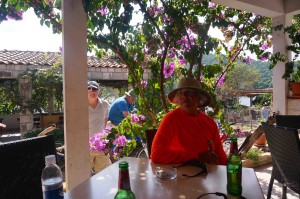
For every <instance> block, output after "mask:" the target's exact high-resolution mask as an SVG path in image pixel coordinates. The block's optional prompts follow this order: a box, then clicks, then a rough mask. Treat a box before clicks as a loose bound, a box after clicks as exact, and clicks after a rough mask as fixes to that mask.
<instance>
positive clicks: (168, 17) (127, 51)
mask: <svg viewBox="0 0 300 199" xmlns="http://www.w3.org/2000/svg"><path fill="white" fill-rule="evenodd" d="M1 2H2V4H3V5H2V7H14V8H15V9H16V10H20V11H26V10H27V9H28V8H29V7H33V8H34V9H35V12H36V14H37V15H38V17H39V18H40V19H41V24H46V25H47V26H49V27H52V29H53V31H54V32H61V30H62V28H61V22H62V20H61V16H60V12H57V10H56V9H55V8H54V5H53V4H54V3H53V1H51V0H49V1H34V0H28V1H21V0H8V1H7V2H6V1H4V0H1ZM83 5H84V9H85V11H86V15H87V32H88V49H89V50H90V51H91V50H93V51H94V52H96V54H97V55H98V56H99V57H101V56H102V55H103V53H105V51H106V50H108V49H110V50H111V51H112V52H113V53H115V55H117V56H118V57H119V58H120V60H121V61H122V62H123V63H124V64H126V65H127V67H128V69H129V76H130V77H129V81H130V82H131V83H132V86H133V87H134V88H135V90H136V92H137V93H138V94H139V95H140V98H139V100H138V102H137V103H138V106H139V107H140V108H142V109H143V110H142V111H143V113H144V114H146V115H147V117H148V116H149V117H150V118H151V119H152V121H153V122H152V123H153V124H154V125H155V126H158V124H159V121H157V119H158V118H156V115H157V113H159V112H161V111H162V110H163V111H164V112H168V111H169V109H171V108H173V107H172V106H171V104H169V103H168V101H167V100H166V99H165V93H167V91H168V90H169V89H171V88H172V86H173V82H174V80H176V79H177V78H178V77H179V76H181V75H183V76H188V75H192V76H194V77H195V78H196V79H197V80H199V81H200V79H201V81H202V84H203V87H204V88H205V89H207V90H208V91H209V92H210V93H211V94H212V96H213V97H214V98H215V94H214V92H215V89H216V87H217V85H219V84H220V80H221V79H222V78H224V77H225V76H224V74H226V73H228V71H229V70H230V69H231V68H232V67H234V65H235V64H234V63H235V62H236V61H237V60H242V61H244V62H249V60H250V58H249V57H248V56H247V54H249V53H254V54H256V55H257V58H258V59H262V60H266V59H269V60H270V61H271V65H275V64H276V62H277V60H281V59H282V57H281V55H280V54H278V53H277V54H274V55H272V54H271V53H270V52H268V51H266V49H267V48H269V47H270V46H271V37H270V33H271V30H272V23H271V19H270V18H266V17H262V16H259V15H257V14H253V13H247V12H241V11H239V10H235V9H232V8H228V7H225V6H221V5H217V4H214V3H211V2H209V1H207V0H194V1H191V0H182V1H159V0H154V1H153V0H151V1H150V0H143V1H142V0H135V1H131V0H128V1H124V0H115V1H110V0H105V1H102V0H101V1H100V0H95V1H85V0H83ZM16 19H17V18H16ZM133 19H139V20H138V21H135V20H133ZM213 28H217V29H219V30H220V31H221V34H222V36H223V38H221V39H219V38H215V37H212V36H211V35H209V34H208V33H209V31H211V30H213ZM277 28H278V27H277ZM212 52H215V53H216V56H217V59H218V61H217V62H216V63H213V64H210V65H206V64H204V63H203V56H204V55H207V54H209V53H212ZM248 52H249V53H248ZM224 57H226V59H224ZM174 65H175V69H174ZM147 68H148V69H150V70H151V72H152V76H151V78H150V79H149V83H148V85H151V88H149V89H144V87H143V84H142V82H143V72H144V70H145V69H147ZM212 106H213V107H214V109H215V114H216V113H217V112H218V110H219V109H220V103H218V101H217V100H216V99H213V105H212ZM156 111H157V112H156Z"/></svg>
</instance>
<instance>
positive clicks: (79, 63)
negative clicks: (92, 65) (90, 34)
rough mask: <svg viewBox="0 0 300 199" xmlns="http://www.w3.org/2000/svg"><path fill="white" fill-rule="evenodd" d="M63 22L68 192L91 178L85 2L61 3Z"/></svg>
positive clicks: (73, 0)
mask: <svg viewBox="0 0 300 199" xmlns="http://www.w3.org/2000/svg"><path fill="white" fill-rule="evenodd" d="M62 20H63V54H62V55H63V88H64V114H65V115H64V132H65V147H66V156H65V160H66V189H67V191H68V190H70V189H72V188H74V187H76V186H77V185H78V184H80V183H81V182H83V181H85V180H87V179H88V178H89V177H90V166H89V132H88V99H87V92H88V91H87V28H86V14H85V12H84V9H83V5H82V1H81V0H64V1H62ZM99 197H101V196H99Z"/></svg>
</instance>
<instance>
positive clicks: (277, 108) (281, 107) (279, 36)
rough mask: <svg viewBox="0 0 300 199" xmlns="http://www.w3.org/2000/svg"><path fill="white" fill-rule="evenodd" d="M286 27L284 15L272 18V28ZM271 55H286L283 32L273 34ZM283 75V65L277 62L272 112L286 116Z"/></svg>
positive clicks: (286, 90)
mask: <svg viewBox="0 0 300 199" xmlns="http://www.w3.org/2000/svg"><path fill="white" fill-rule="evenodd" d="M281 24H283V26H284V27H285V26H286V17H285V15H282V16H279V17H275V18H273V26H276V25H281ZM272 36H273V40H272V42H273V53H276V52H280V53H281V54H284V55H287V50H286V46H287V39H286V36H285V34H284V32H283V30H280V31H274V32H273V34H272ZM284 73H285V63H282V62H278V63H277V65H276V66H275V67H274V69H273V108H272V110H273V111H274V112H276V113H277V112H279V114H281V115H285V114H287V95H288V81H287V80H285V79H283V78H282V76H283V74H284Z"/></svg>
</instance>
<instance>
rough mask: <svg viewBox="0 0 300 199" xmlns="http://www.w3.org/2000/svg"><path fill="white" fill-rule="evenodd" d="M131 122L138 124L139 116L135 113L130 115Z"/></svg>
mask: <svg viewBox="0 0 300 199" xmlns="http://www.w3.org/2000/svg"><path fill="white" fill-rule="evenodd" d="M130 117H131V122H134V123H138V122H139V121H140V118H139V116H138V115H137V114H136V113H132V114H130Z"/></svg>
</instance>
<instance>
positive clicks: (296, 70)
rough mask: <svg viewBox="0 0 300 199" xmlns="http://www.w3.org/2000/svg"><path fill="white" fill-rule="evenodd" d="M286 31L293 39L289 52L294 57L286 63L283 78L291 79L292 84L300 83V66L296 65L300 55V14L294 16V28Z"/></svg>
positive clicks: (291, 27)
mask: <svg viewBox="0 0 300 199" xmlns="http://www.w3.org/2000/svg"><path fill="white" fill-rule="evenodd" d="M284 30H285V32H286V33H287V34H288V36H289V38H290V39H291V44H290V45H288V46H287V50H289V51H291V52H292V53H294V56H293V59H292V60H291V61H287V62H286V64H285V74H284V75H283V78H285V79H289V80H290V81H291V82H300V65H299V62H298V64H296V60H297V59H298V58H299V53H300V32H299V30H300V14H299V15H295V16H293V23H292V26H289V27H286V28H285V29H284ZM297 65H298V66H297Z"/></svg>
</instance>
